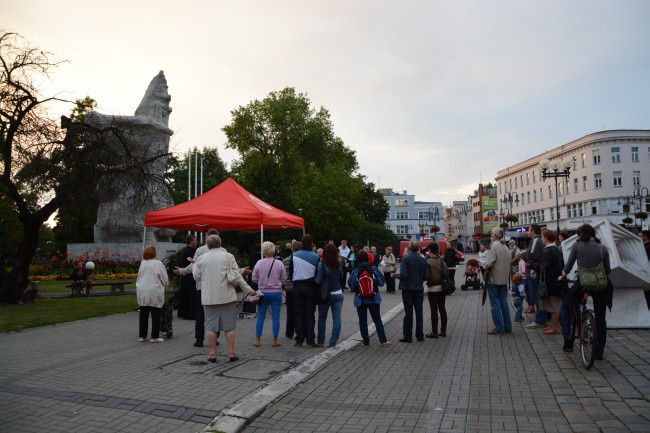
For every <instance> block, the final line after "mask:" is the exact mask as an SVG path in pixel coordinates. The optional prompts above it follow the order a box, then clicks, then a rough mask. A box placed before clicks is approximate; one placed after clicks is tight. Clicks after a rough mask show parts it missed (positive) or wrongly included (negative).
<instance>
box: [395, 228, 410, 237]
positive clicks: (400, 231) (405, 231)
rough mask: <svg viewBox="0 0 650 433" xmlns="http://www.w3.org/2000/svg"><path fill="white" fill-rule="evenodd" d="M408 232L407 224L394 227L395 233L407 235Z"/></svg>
mask: <svg viewBox="0 0 650 433" xmlns="http://www.w3.org/2000/svg"><path fill="white" fill-rule="evenodd" d="M408 232H409V226H397V227H395V234H398V235H407V234H408Z"/></svg>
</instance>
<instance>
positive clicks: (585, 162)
mask: <svg viewBox="0 0 650 433" xmlns="http://www.w3.org/2000/svg"><path fill="white" fill-rule="evenodd" d="M580 161H582V168H585V167H586V166H587V154H586V153H583V154H582V155H580Z"/></svg>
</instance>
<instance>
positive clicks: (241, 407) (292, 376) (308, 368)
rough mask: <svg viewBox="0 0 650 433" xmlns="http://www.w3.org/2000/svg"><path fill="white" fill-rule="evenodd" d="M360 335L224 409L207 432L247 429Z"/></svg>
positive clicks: (352, 345) (372, 330)
mask: <svg viewBox="0 0 650 433" xmlns="http://www.w3.org/2000/svg"><path fill="white" fill-rule="evenodd" d="M402 310H403V306H402V304H398V305H396V306H395V307H393V308H392V309H391V310H389V311H388V312H387V313H385V314H384V315H382V320H383V321H385V322H389V321H391V320H392V319H393V318H394V317H395V316H397V315H398V314H399V313H400V312H401V311H402ZM368 332H369V333H370V334H371V335H374V333H375V327H374V324H373V325H371V326H369V327H368ZM360 341H361V335H360V334H359V333H356V334H353V335H352V336H350V337H349V338H348V339H346V340H345V341H343V342H342V343H341V344H339V345H337V346H336V347H333V348H330V349H328V350H325V351H324V352H321V353H319V354H317V355H316V356H313V357H312V358H309V359H307V360H306V361H304V362H302V363H301V364H300V365H298V366H297V367H295V368H293V369H291V370H289V371H288V372H286V373H284V374H282V375H280V376H279V377H278V378H276V379H274V380H272V381H271V382H270V383H268V384H267V385H265V386H263V387H262V388H260V389H259V390H257V391H255V392H254V393H252V394H251V395H249V396H246V397H245V398H243V399H241V400H239V401H237V402H235V403H234V404H233V405H231V406H230V407H228V408H226V409H224V410H222V411H221V412H220V413H219V414H218V415H217V416H216V417H215V418H214V419H213V420H212V421H211V422H210V424H209V425H208V426H207V427H205V429H203V431H204V432H217V431H218V432H223V433H231V432H232V433H234V432H239V431H241V430H242V429H243V428H244V426H245V425H246V424H248V423H250V422H251V421H252V420H253V419H255V418H256V417H257V416H259V414H261V413H262V412H263V411H264V410H265V409H266V408H267V407H268V406H269V405H270V404H271V403H273V402H274V401H275V400H277V399H279V398H281V397H282V396H284V395H286V394H287V393H288V392H289V391H291V390H292V389H293V388H295V387H296V386H298V385H299V384H300V383H302V382H304V381H305V380H307V379H308V378H309V377H310V376H311V375H312V374H314V373H315V372H317V371H318V370H319V369H320V368H321V367H322V366H323V365H325V364H327V363H328V362H329V361H330V360H332V359H333V358H334V357H336V356H337V355H338V354H340V353H342V352H345V351H348V350H352V349H354V348H355V347H357V346H359V344H360Z"/></svg>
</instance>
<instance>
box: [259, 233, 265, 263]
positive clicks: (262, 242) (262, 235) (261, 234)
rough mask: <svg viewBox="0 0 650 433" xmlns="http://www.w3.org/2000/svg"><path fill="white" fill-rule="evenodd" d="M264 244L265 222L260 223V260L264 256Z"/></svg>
mask: <svg viewBox="0 0 650 433" xmlns="http://www.w3.org/2000/svg"><path fill="white" fill-rule="evenodd" d="M263 244H264V224H260V260H261V259H263V258H264V252H263V251H262V245H263Z"/></svg>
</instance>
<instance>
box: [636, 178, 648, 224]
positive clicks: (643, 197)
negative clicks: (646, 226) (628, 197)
mask: <svg viewBox="0 0 650 433" xmlns="http://www.w3.org/2000/svg"><path fill="white" fill-rule="evenodd" d="M632 197H634V198H638V199H639V212H645V209H644V206H643V204H644V202H645V204H646V206H647V203H648V198H649V197H650V194H649V193H648V188H646V187H645V186H637V187H635V188H634V192H633V193H632ZM639 227H640V230H643V220H641V221H640V224H639Z"/></svg>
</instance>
